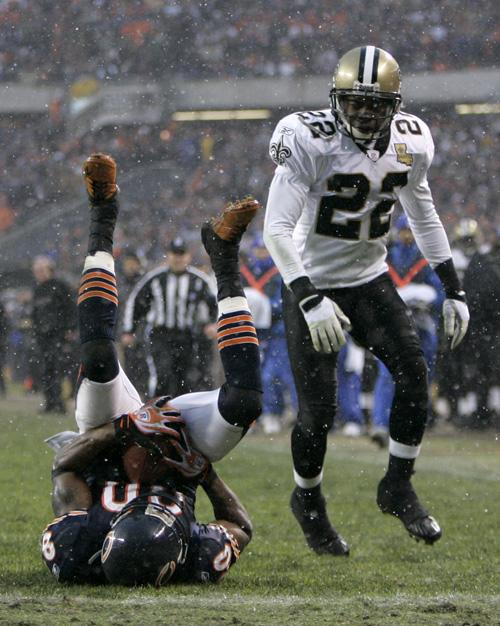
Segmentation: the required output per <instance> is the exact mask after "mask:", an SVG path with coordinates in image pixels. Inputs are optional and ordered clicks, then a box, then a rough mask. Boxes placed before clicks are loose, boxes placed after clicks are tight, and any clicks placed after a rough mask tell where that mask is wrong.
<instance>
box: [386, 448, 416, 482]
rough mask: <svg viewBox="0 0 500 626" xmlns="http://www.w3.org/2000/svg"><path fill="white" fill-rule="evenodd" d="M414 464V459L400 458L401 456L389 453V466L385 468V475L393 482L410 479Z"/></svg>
mask: <svg viewBox="0 0 500 626" xmlns="http://www.w3.org/2000/svg"><path fill="white" fill-rule="evenodd" d="M414 465H415V459H402V458H401V457H398V456H393V455H392V454H390V455H389V467H388V468H387V473H386V475H385V476H386V478H388V479H389V480H391V481H393V482H397V481H401V480H410V478H411V475H412V474H413V466H414Z"/></svg>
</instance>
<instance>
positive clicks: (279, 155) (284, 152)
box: [269, 137, 292, 165]
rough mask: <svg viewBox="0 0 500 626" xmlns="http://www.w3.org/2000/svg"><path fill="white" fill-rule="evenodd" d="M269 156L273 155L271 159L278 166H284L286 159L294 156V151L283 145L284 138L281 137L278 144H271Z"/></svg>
mask: <svg viewBox="0 0 500 626" xmlns="http://www.w3.org/2000/svg"><path fill="white" fill-rule="evenodd" d="M269 154H270V155H271V159H272V160H273V161H274V162H275V163H276V164H277V165H283V164H284V163H285V161H286V159H288V158H290V157H291V156H292V151H291V150H290V148H287V146H285V144H284V143H283V137H280V140H279V141H278V142H277V143H272V144H271V147H270V148H269Z"/></svg>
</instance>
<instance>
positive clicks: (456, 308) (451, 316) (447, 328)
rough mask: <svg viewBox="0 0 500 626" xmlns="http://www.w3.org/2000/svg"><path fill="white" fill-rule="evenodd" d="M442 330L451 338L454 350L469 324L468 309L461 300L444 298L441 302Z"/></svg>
mask: <svg viewBox="0 0 500 626" xmlns="http://www.w3.org/2000/svg"><path fill="white" fill-rule="evenodd" d="M443 318H444V332H445V334H446V336H447V337H449V338H450V339H451V349H452V350H454V349H455V348H456V347H457V346H458V344H459V343H460V342H461V341H462V339H463V338H464V337H465V333H466V332H467V327H468V326H469V319H470V315H469V309H468V307H467V304H466V303H465V302H462V300H451V299H450V298H448V299H446V300H445V301H444V302H443Z"/></svg>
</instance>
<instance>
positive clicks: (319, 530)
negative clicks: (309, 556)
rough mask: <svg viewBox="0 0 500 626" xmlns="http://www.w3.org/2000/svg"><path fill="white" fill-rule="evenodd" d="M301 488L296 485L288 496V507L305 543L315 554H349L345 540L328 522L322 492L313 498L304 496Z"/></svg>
mask: <svg viewBox="0 0 500 626" xmlns="http://www.w3.org/2000/svg"><path fill="white" fill-rule="evenodd" d="M300 491H301V489H300V488H299V487H296V488H295V489H294V490H293V492H292V497H291V498H290V508H291V509H292V513H293V514H294V516H295V519H296V520H297V522H298V523H299V525H300V527H301V528H302V532H303V533H304V536H305V538H306V541H307V545H308V546H309V547H310V548H311V550H314V552H316V554H330V555H331V556H349V546H348V545H347V542H346V540H345V539H344V538H343V537H341V535H339V534H338V532H337V531H336V530H335V528H333V526H332V525H331V524H330V520H329V519H328V515H327V512H326V502H325V498H324V497H323V495H322V494H319V495H318V496H317V497H316V498H314V499H309V498H307V499H306V498H304V497H303V496H301V494H300Z"/></svg>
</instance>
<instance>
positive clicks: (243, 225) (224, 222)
mask: <svg viewBox="0 0 500 626" xmlns="http://www.w3.org/2000/svg"><path fill="white" fill-rule="evenodd" d="M260 208H261V205H260V203H259V202H258V201H257V200H256V199H255V198H252V196H247V197H246V198H243V200H236V201H235V202H230V203H229V204H228V205H227V206H226V207H225V208H224V210H223V211H222V213H221V214H220V215H218V216H217V217H214V218H212V219H211V220H210V221H209V222H208V223H207V224H205V226H204V228H205V227H206V226H209V228H210V229H211V230H212V231H213V232H214V233H215V234H216V235H217V237H219V238H220V239H223V240H224V241H227V242H229V243H239V242H240V241H241V237H242V235H243V233H244V232H245V230H246V229H247V226H248V225H249V224H250V222H251V221H252V220H253V218H254V217H255V215H256V214H257V211H258V210H259V209H260Z"/></svg>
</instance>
